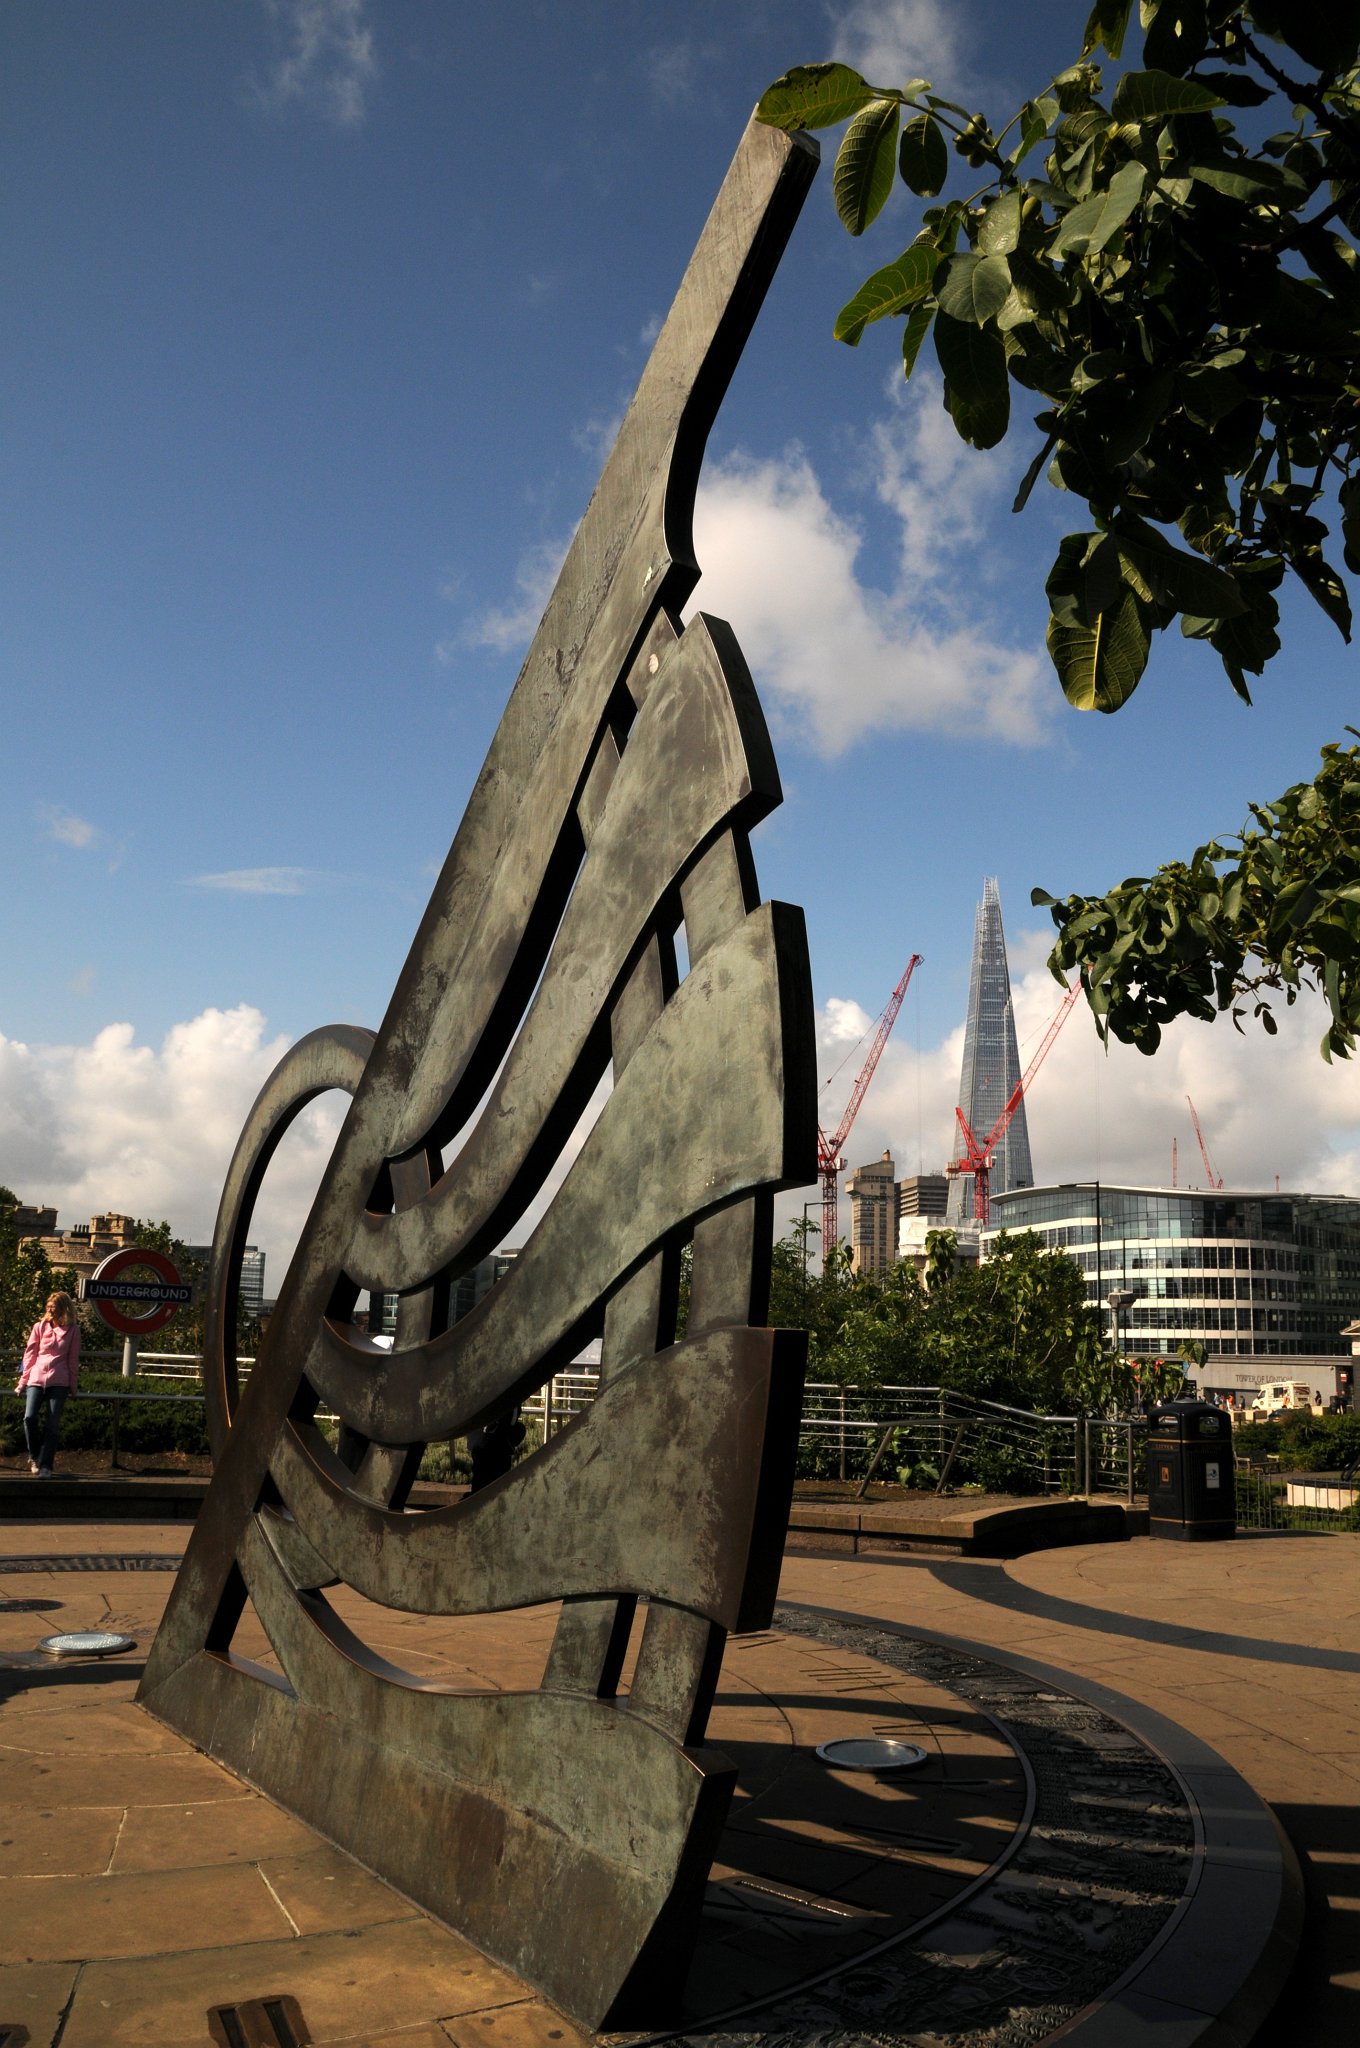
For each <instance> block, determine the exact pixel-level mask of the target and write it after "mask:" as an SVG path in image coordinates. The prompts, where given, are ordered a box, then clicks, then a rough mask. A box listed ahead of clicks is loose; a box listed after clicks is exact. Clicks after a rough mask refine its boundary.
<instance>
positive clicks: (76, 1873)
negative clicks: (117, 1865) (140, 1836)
mask: <svg viewBox="0 0 1360 2048" xmlns="http://www.w3.org/2000/svg"><path fill="white" fill-rule="evenodd" d="M123 1813H124V1809H123V1808H122V1807H121V1806H80V1807H65V1806H57V1807H34V1806H15V1807H11V1808H9V1810H8V1811H7V1812H6V1813H5V1814H4V1816H3V1818H0V1877H92V1876H98V1875H102V1873H103V1872H104V1871H106V1870H107V1869H108V1867H109V1858H110V1857H111V1856H112V1855H113V1852H114V1847H115V1844H116V1843H117V1841H118V1831H119V1829H120V1828H121V1827H122V1825H123Z"/></svg>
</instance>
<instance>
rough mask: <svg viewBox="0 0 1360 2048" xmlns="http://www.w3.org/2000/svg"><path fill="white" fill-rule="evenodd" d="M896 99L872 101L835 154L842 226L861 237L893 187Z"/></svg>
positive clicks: (835, 190) (834, 184) (835, 193)
mask: <svg viewBox="0 0 1360 2048" xmlns="http://www.w3.org/2000/svg"><path fill="white" fill-rule="evenodd" d="M897 123H898V107H897V101H896V100H873V101H871V102H870V104H869V105H868V106H867V107H866V108H865V109H864V111H863V113H860V114H856V116H855V118H854V120H853V121H852V122H851V123H850V126H849V127H848V128H847V129H846V131H845V136H844V139H843V140H842V142H841V146H840V148H839V149H838V150H837V152H836V168H835V170H834V171H833V173H832V176H831V191H832V196H833V197H834V199H835V202H836V211H837V213H838V214H839V215H840V217H841V222H842V225H843V226H844V227H846V228H848V229H849V231H850V233H851V234H852V235H862V234H863V233H864V230H865V229H866V228H867V227H868V225H869V223H870V221H872V220H874V219H875V218H876V217H877V215H878V213H879V211H880V210H881V208H882V206H883V202H884V200H885V199H886V198H887V196H888V194H889V193H890V192H891V191H892V188H893V179H894V177H895V175H896V171H897Z"/></svg>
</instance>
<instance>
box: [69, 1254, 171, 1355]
mask: <svg viewBox="0 0 1360 2048" xmlns="http://www.w3.org/2000/svg"><path fill="white" fill-rule="evenodd" d="M153 1276H154V1277H153ZM193 1293H194V1290H193V1288H192V1287H190V1286H189V1285H188V1283H187V1282H186V1281H183V1280H181V1279H180V1277H179V1270H178V1268H177V1267H176V1265H175V1263H174V1260H173V1259H168V1258H167V1257H166V1255H165V1253H164V1252H156V1251H148V1250H147V1249H146V1247H145V1246H143V1245H137V1244H130V1245H125V1246H124V1248H123V1250H122V1251H120V1252H110V1254H109V1256H108V1258H106V1259H102V1260H101V1261H100V1263H99V1264H98V1265H97V1266H96V1267H95V1269H94V1271H93V1273H91V1275H90V1277H89V1279H88V1280H87V1281H86V1282H85V1299H86V1301H92V1302H93V1303H94V1305H95V1307H96V1309H97V1310H98V1311H99V1314H100V1315H101V1316H102V1317H103V1318H104V1321H105V1322H106V1323H107V1324H108V1326H109V1328H110V1329H111V1330H117V1331H118V1333H119V1335H120V1336H123V1337H150V1336H153V1335H154V1334H155V1332H156V1331H157V1330H163V1329H164V1328H165V1325H166V1324H167V1323H168V1322H169V1320H170V1318H171V1316H172V1315H173V1314H174V1313H175V1310H176V1309H180V1308H185V1307H187V1305H188V1304H189V1302H190V1301H191V1300H192V1299H193Z"/></svg>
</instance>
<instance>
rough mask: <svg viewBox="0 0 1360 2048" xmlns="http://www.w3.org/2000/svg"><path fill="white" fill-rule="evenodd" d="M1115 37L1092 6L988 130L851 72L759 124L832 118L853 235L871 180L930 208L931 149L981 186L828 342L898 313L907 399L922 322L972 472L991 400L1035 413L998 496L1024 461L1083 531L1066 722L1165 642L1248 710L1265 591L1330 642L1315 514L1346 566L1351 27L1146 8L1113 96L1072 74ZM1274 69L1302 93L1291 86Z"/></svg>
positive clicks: (1068, 650) (940, 172)
mask: <svg viewBox="0 0 1360 2048" xmlns="http://www.w3.org/2000/svg"><path fill="white" fill-rule="evenodd" d="M1131 11H1132V0H1097V5H1096V7H1095V10H1094V12H1093V13H1092V15H1091V18H1090V20H1089V21H1088V23H1087V27H1086V33H1085V36H1084V38H1083V45H1082V51H1081V58H1080V60H1079V61H1078V62H1077V63H1076V64H1074V65H1072V66H1071V67H1070V68H1069V69H1068V70H1066V71H1063V72H1061V73H1060V74H1059V75H1058V77H1056V78H1055V79H1053V80H1052V81H1051V82H1050V84H1049V85H1048V86H1047V87H1046V88H1045V90H1044V91H1042V92H1040V93H1038V94H1036V95H1035V97H1034V98H1033V99H1030V100H1027V101H1026V102H1025V104H1024V105H1023V106H1022V108H1021V109H1020V111H1019V112H1018V113H1017V114H1016V115H1015V116H1014V117H1013V118H1012V119H1011V120H1010V122H1008V124H1007V125H1006V126H1005V127H1004V128H1003V129H1001V130H1000V131H996V130H994V129H993V128H992V126H991V125H990V123H989V122H988V120H987V118H986V116H985V115H983V114H980V113H977V114H971V115H970V114H968V113H967V112H966V111H965V110H964V109H963V108H962V107H959V106H956V105H955V104H953V103H952V102H951V101H948V100H945V99H942V98H940V97H939V96H938V95H937V94H936V93H934V92H933V91H932V90H931V88H930V86H929V85H928V83H927V82H926V81H924V80H922V79H913V80H912V81H911V82H910V83H909V84H908V85H905V86H901V87H885V86H879V85H871V84H870V83H869V82H868V81H867V80H864V79H861V78H860V77H859V76H858V74H857V73H855V72H853V71H851V70H850V69H849V68H848V67H847V66H845V65H803V66H800V67H798V68H797V69H795V70H793V71H790V72H789V73H787V74H786V76H785V77H783V78H781V79H779V80H778V81H777V82H776V84H775V85H773V86H772V87H771V88H770V90H769V92H767V93H766V94H765V96H764V98H763V99H762V100H761V102H760V107H759V109H758V111H759V113H760V116H761V118H762V119H763V120H766V121H768V122H771V123H773V124H774V125H775V126H778V127H783V128H818V127H828V126H834V125H838V124H839V123H840V122H842V121H844V120H846V119H847V118H849V121H850V125H849V128H848V130H847V132H846V134H845V137H844V139H843V141H842V142H841V145H840V148H839V151H838V153H837V158H836V167H835V173H834V178H833V185H834V192H835V201H836V208H837V211H838V213H839V214H840V217H841V219H842V220H843V221H844V223H845V225H846V227H847V228H848V229H849V230H850V232H851V233H852V234H855V235H859V234H862V233H863V232H864V230H865V228H866V227H868V226H869V225H870V223H871V222H872V221H873V220H874V219H875V218H876V217H877V215H878V214H879V212H880V211H881V210H882V208H883V206H884V204H885V202H886V200H887V198H888V196H889V194H890V191H891V188H892V185H893V183H894V157H896V159H897V161H896V170H897V172H898V173H899V174H900V177H901V180H902V182H903V184H904V185H906V186H907V187H908V189H909V190H910V191H912V192H913V193H915V194H916V195H917V196H918V197H919V198H934V197H935V196H936V195H938V194H940V193H942V192H943V191H944V189H945V187H946V184H947V181H948V170H949V141H950V140H952V143H953V148H954V152H955V155H956V157H957V158H959V159H961V160H962V162H963V163H964V164H965V165H966V166H967V167H968V169H969V170H970V171H971V172H973V173H980V174H981V182H980V183H974V184H973V186H972V189H971V190H969V191H966V192H965V193H963V194H962V195H961V196H958V197H954V198H950V199H948V200H947V201H946V202H945V203H944V204H942V205H939V206H934V207H929V208H927V209H926V210H925V212H924V214H923V216H922V229H921V233H920V235H919V236H918V238H917V240H916V241H915V242H914V243H913V244H912V245H911V248H910V249H909V250H908V251H907V253H906V255H904V256H903V257H901V258H899V259H898V262H897V264H896V265H890V266H887V267H886V268H885V269H884V270H881V271H877V272H875V273H874V276H873V277H872V278H871V279H869V280H868V281H867V283H866V285H865V286H862V287H861V289H860V291H859V292H857V293H856V294H855V297H854V298H853V299H852V300H851V301H850V303H849V305H848V306H846V307H845V308H844V310H843V311H842V313H841V315H840V317H839V319H838V320H837V323H836V330H835V331H836V334H837V336H838V338H839V339H841V340H843V341H848V342H851V343H852V344H853V343H857V342H858V341H859V339H860V336H861V335H862V333H863V331H864V329H865V328H866V327H867V326H869V325H870V324H872V323H873V322H875V321H879V320H883V319H889V318H903V317H904V316H906V314H907V313H908V310H909V309H912V310H913V312H914V315H915V316H916V317H914V318H913V319H912V320H911V321H910V322H909V323H908V326H907V328H906V332H905V339H906V341H907V342H908V343H909V347H908V349H907V353H906V358H905V364H906V370H907V374H908V375H910V374H911V368H912V365H913V363H914V361H915V357H916V351H917V350H918V349H919V347H920V344H921V340H922V338H923V335H924V331H925V329H926V327H927V326H928V325H930V324H932V323H933V326H934V335H935V349H936V355H937V358H938V360H939V364H940V368H941V370H942V372H943V374H944V379H945V404H946V406H947V407H948V409H949V412H950V414H951V416H952V418H953V420H954V424H955V426H956V427H957V429H958V431H959V433H960V434H961V435H962V436H963V438H964V439H965V440H966V441H971V442H972V443H973V444H974V446H976V447H979V448H990V447H992V446H994V445H995V443H996V442H998V441H999V440H1001V439H1002V437H1003V436H1004V435H1005V433H1006V431H1007V427H1008V425H1009V416H1010V386H1011V385H1012V384H1015V385H1018V386H1019V387H1020V388H1021V389H1022V390H1023V391H1025V392H1032V393H1034V394H1035V395H1036V396H1037V397H1038V398H1039V399H1040V400H1041V401H1042V409H1041V410H1040V411H1039V412H1038V413H1037V414H1036V415H1035V424H1036V426H1037V427H1038V428H1039V431H1040V433H1041V434H1042V436H1043V447H1042V449H1041V451H1040V456H1039V458H1037V459H1036V464H1035V466H1034V468H1033V469H1032V470H1031V474H1030V476H1029V478H1027V479H1026V483H1025V486H1024V488H1023V490H1022V493H1021V496H1022V498H1023V497H1025V496H1027V495H1028V492H1029V490H1030V488H1031V487H1032V484H1033V481H1034V480H1035V479H1036V478H1037V475H1038V471H1039V469H1040V468H1041V467H1043V465H1044V462H1045V461H1047V462H1048V473H1049V476H1050V478H1051V480H1052V481H1053V482H1054V483H1055V484H1057V485H1058V486H1059V488H1061V489H1065V490H1068V491H1071V492H1073V493H1074V494H1075V495H1077V496H1079V497H1081V498H1084V499H1085V500H1086V502H1087V505H1088V506H1089V508H1090V512H1091V517H1092V522H1093V527H1094V531H1089V532H1086V533H1081V534H1073V535H1069V536H1068V539H1067V540H1066V541H1065V542H1064V543H1063V549H1062V552H1061V553H1060V555H1059V559H1058V562H1057V564H1055V568H1054V574H1053V576H1052V577H1051V578H1050V581H1049V586H1048V589H1049V598H1050V602H1051V605H1052V622H1051V625H1050V629H1049V648H1050V652H1051V653H1052V656H1053V660H1054V665H1055V667H1056V668H1057V671H1058V675H1059V678H1060V680H1061V682H1062V685H1063V688H1064V690H1065V691H1066V692H1067V694H1068V696H1069V697H1070V698H1071V699H1072V701H1073V702H1074V703H1075V704H1078V705H1079V706H1081V708H1083V709H1088V710H1089V709H1095V710H1101V711H1113V710H1117V709H1118V707H1119V705H1120V704H1122V703H1124V702H1125V701H1126V699H1127V698H1128V696H1129V695H1130V693H1131V691H1132V690H1133V689H1134V688H1135V686H1136V685H1137V682H1138V680H1139V677H1140V676H1141V675H1142V673H1143V670H1144V668H1145V666H1146V663H1147V659H1148V653H1149V648H1150V645H1151V639H1152V635H1153V633H1155V632H1159V631H1162V630H1164V629H1165V628H1166V627H1167V626H1168V625H1170V624H1171V622H1172V621H1173V620H1174V619H1175V618H1177V617H1179V619H1180V621H1181V631H1182V632H1183V633H1185V634H1187V635H1188V636H1189V637H1191V638H1193V639H1201V640H1207V641H1208V642H1209V643H1210V645H1211V646H1213V648H1214V649H1215V651H1216V652H1217V654H1218V656H1219V658H1220V660H1221V661H1222V663H1223V666H1224V668H1225V669H1226V671H1227V673H1228V676H1229V678H1230V680H1231V682H1232V684H1233V687H1234V688H1235V689H1236V690H1237V691H1238V692H1239V693H1240V694H1241V695H1242V696H1244V697H1245V696H1247V694H1248V685H1247V677H1248V676H1249V675H1259V674H1260V673H1261V671H1262V669H1263V668H1264V667H1265V664H1266V662H1267V661H1268V660H1269V659H1270V657H1271V655H1272V654H1274V653H1275V652H1276V650H1277V648H1278V645H1279V641H1278V636H1277V631H1276V628H1277V625H1278V618H1279V613H1278V606H1277V603H1276V598H1275V592H1276V590H1277V588H1278V587H1279V584H1280V582H1281V580H1282V579H1283V577H1284V575H1285V573H1286V572H1287V571H1292V572H1293V573H1294V574H1295V575H1296V576H1297V577H1298V578H1299V579H1300V581H1301V582H1302V583H1303V584H1304V586H1305V588H1306V589H1307V590H1308V591H1309V592H1310V593H1311V595H1312V596H1313V597H1314V598H1315V599H1316V601H1317V603H1318V604H1319V605H1321V607H1322V609H1323V610H1324V611H1325V612H1326V613H1327V615H1328V617H1329V618H1330V619H1331V620H1332V621H1333V623H1334V624H1335V625H1336V626H1337V627H1338V629H1339V630H1340V632H1341V633H1342V634H1343V636H1344V637H1345V638H1347V639H1349V637H1350V628H1351V612H1350V603H1349V600H1348V598H1347V595H1346V591H1345V587H1344V585H1343V583H1342V581H1341V577H1340V576H1339V574H1338V573H1337V570H1336V568H1335V567H1334V566H1333V565H1332V564H1331V563H1330V562H1329V561H1328V560H1327V558H1326V556H1325V555H1324V552H1323V550H1324V547H1325V546H1326V545H1327V543H1328V541H1329V539H1330V524H1329V522H1330V523H1331V524H1334V523H1335V522H1336V520H1337V518H1338V515H1339V518H1340V524H1341V533H1342V540H1343V545H1344V549H1345V559H1346V563H1347V566H1348V567H1350V568H1352V569H1355V568H1356V567H1357V566H1360V441H1358V440H1357V413H1356V382H1355V362H1356V325H1357V316H1360V259H1358V258H1357V253H1356V248H1355V236H1356V233H1357V230H1360V85H1358V84H1357V75H1356V70H1355V66H1356V55H1357V43H1358V42H1360V21H1357V19H1356V16H1355V11H1354V10H1353V9H1348V8H1338V9H1335V10H1332V11H1331V13H1328V14H1327V15H1326V16H1325V20H1324V15H1323V13H1322V11H1321V10H1318V9H1313V8H1299V7H1293V6H1291V8H1289V9H1287V10H1286V9H1282V8H1280V7H1279V6H1277V5H1276V4H1275V0H1249V4H1247V5H1238V4H1233V0H1205V4H1202V5H1195V6H1191V7H1186V6H1184V5H1182V4H1181V0H1174V4H1173V0H1142V5H1141V8H1140V18H1141V21H1142V25H1143V28H1144V31H1145V35H1144V49H1143V62H1144V67H1145V68H1143V69H1142V70H1136V71H1125V72H1124V73H1123V75H1122V76H1121V77H1120V78H1119V80H1118V83H1117V84H1116V85H1115V88H1114V91H1113V93H1112V94H1110V95H1109V96H1108V98H1107V96H1106V93H1105V89H1104V79H1103V76H1102V73H1101V70H1100V67H1099V66H1098V65H1097V64H1095V63H1093V62H1092V61H1090V60H1091V59H1092V57H1093V55H1094V54H1095V53H1096V52H1097V51H1099V50H1101V49H1102V48H1103V49H1104V50H1105V52H1106V53H1107V55H1108V56H1110V57H1111V58H1116V59H1117V58H1118V57H1119V56H1120V54H1121V52H1122V48H1123V41H1124V36H1125V33H1126V31H1127V28H1128V24H1129V16H1130V13H1131ZM1333 16H1334V17H1335V18H1333ZM1271 43H1275V44H1281V43H1282V44H1283V45H1284V46H1285V51H1284V52H1283V53H1281V54H1282V55H1283V57H1284V62H1285V63H1288V62H1290V61H1293V62H1295V63H1296V64H1297V62H1298V60H1299V59H1302V61H1303V66H1304V67H1305V68H1306V69H1307V71H1309V72H1310V73H1312V74H1314V75H1309V76H1302V77H1295V76H1292V75H1291V74H1290V73H1289V72H1287V71H1286V69H1285V68H1284V64H1283V63H1281V62H1277V61H1276V55H1275V53H1273V52H1272V50H1271V49H1270V47H1269V45H1270V44H1271ZM1270 102H1277V103H1278V104H1279V106H1280V110H1281V118H1283V120H1284V121H1285V125H1284V126H1282V127H1281V128H1279V129H1278V130H1277V131H1276V132H1275V133H1273V134H1270V133H1267V134H1264V135H1261V136H1260V139H1256V138H1257V135H1258V132H1259V131H1260V130H1261V129H1262V128H1263V126H1264V125H1265V124H1263V123H1262V122H1261V120H1260V119H1259V117H1258V118H1256V119H1253V121H1252V123H1251V127H1252V139H1251V140H1248V139H1247V138H1246V137H1245V136H1244V134H1243V133H1242V132H1241V131H1240V129H1239V125H1238V123H1239V120H1240V114H1239V112H1238V110H1244V109H1255V108H1257V107H1259V106H1260V105H1262V104H1264V103H1270ZM903 111H906V112H907V113H908V116H909V118H908V119H907V120H906V123H905V126H904V127H902V129H901V139H900V147H899V143H898V131H899V119H900V115H901V113H902V112H903ZM1042 145H1046V149H1045V154H1044V157H1043V159H1042V162H1041V163H1039V164H1037V165H1036V164H1035V162H1034V153H1035V151H1036V150H1037V149H1039V148H1040V147H1041V146H1042ZM1167 529H1177V530H1178V533H1177V538H1176V539H1174V540H1173V539H1172V538H1171V537H1170V536H1169V534H1168V531H1167Z"/></svg>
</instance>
